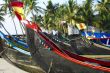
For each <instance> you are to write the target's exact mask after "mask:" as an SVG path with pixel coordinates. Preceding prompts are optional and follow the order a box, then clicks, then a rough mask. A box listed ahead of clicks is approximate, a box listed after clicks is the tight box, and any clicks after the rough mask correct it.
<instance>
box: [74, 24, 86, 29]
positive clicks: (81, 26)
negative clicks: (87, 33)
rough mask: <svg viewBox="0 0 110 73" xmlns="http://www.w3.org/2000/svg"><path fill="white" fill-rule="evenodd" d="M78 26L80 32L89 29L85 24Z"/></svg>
mask: <svg viewBox="0 0 110 73" xmlns="http://www.w3.org/2000/svg"><path fill="white" fill-rule="evenodd" d="M76 26H77V28H78V29H79V30H83V29H86V28H87V27H86V25H85V24H84V23H80V24H76Z"/></svg>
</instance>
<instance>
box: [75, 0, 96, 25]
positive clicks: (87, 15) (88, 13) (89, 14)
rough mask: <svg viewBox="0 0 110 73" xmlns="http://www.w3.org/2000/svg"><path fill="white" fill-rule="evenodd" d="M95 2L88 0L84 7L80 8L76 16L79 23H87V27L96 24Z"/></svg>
mask: <svg viewBox="0 0 110 73" xmlns="http://www.w3.org/2000/svg"><path fill="white" fill-rule="evenodd" d="M92 6H93V0H86V1H85V2H84V3H83V5H82V6H79V10H78V12H77V14H76V16H77V18H76V19H78V20H76V21H78V22H79V23H82V22H83V23H85V24H86V25H92V24H93V23H94V17H95V16H94V11H93V9H92Z"/></svg>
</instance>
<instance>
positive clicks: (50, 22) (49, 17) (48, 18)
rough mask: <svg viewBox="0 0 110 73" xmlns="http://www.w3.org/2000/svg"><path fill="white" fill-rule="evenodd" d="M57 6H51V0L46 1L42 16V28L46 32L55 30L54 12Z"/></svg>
mask: <svg viewBox="0 0 110 73" xmlns="http://www.w3.org/2000/svg"><path fill="white" fill-rule="evenodd" d="M58 7H59V4H53V3H52V1H51V0H49V1H48V5H47V6H46V10H45V15H44V27H46V28H47V29H48V30H51V29H55V27H56V12H57V9H58Z"/></svg>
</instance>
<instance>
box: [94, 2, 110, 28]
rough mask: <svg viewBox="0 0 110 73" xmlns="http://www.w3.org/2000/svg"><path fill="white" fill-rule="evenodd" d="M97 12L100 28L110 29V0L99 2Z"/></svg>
mask: <svg viewBox="0 0 110 73" xmlns="http://www.w3.org/2000/svg"><path fill="white" fill-rule="evenodd" d="M96 10H97V11H98V17H99V21H100V22H99V23H100V28H101V29H102V30H107V29H110V0H101V1H98V4H97V6H96Z"/></svg>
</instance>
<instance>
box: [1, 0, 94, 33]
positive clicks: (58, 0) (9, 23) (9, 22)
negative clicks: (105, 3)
mask: <svg viewBox="0 0 110 73" xmlns="http://www.w3.org/2000/svg"><path fill="white" fill-rule="evenodd" d="M47 1H48V0H38V2H39V4H38V5H39V6H41V7H43V8H45V4H47ZM67 1H68V0H52V2H53V3H60V4H63V3H67ZM83 1H85V0H77V3H78V4H81V3H82V2H83ZM44 3H45V4H44ZM95 3H96V1H95ZM0 4H3V1H2V0H0ZM4 18H5V21H4V22H2V23H3V25H4V26H5V28H6V29H7V30H8V32H9V33H11V34H16V32H15V27H14V24H13V21H12V18H11V17H9V16H8V15H6V16H4ZM28 18H29V17H28ZM14 22H15V23H16V27H17V31H18V34H22V32H21V28H20V24H19V22H18V19H17V18H16V17H15V18H14ZM0 30H1V31H2V32H4V33H5V34H7V33H6V32H5V31H4V30H3V28H0Z"/></svg>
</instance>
